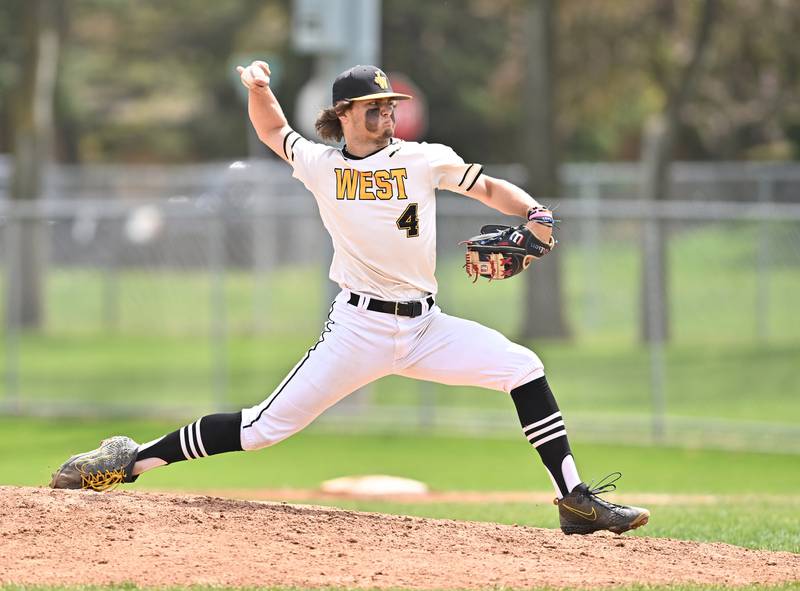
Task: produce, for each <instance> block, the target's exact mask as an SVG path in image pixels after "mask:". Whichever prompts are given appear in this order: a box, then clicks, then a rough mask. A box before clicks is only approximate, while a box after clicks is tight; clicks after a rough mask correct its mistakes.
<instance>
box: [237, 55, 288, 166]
mask: <svg viewBox="0 0 800 591" xmlns="http://www.w3.org/2000/svg"><path fill="white" fill-rule="evenodd" d="M236 71H237V72H239V75H240V76H241V80H242V84H244V86H245V88H247V90H248V91H249V94H248V100H247V110H248V113H249V115H250V121H251V122H252V123H253V127H254V128H255V130H256V133H257V134H258V139H260V140H261V141H262V142H264V143H265V144H266V145H267V146H268V147H269V149H270V150H272V151H273V152H275V153H276V154H277V155H278V156H280V157H281V158H282V159H283V160H287V161H288V158H287V153H286V151H285V150H284V146H283V144H284V141H285V139H286V137H287V135H288V134H289V133H291V131H292V128H291V127H289V122H288V121H287V120H286V116H285V115H284V114H283V109H281V105H280V103H279V102H278V99H277V98H275V95H274V94H273V93H272V89H271V88H270V86H269V77H270V69H269V65H267V63H266V62H262V61H258V60H256V61H254V62H253V63H251V64H250V65H249V66H247V67H243V66H238V67H237V68H236Z"/></svg>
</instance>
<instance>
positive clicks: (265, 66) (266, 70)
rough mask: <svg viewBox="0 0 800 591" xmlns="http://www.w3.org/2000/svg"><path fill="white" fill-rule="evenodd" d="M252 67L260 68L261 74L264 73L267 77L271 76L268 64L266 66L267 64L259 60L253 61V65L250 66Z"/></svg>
mask: <svg viewBox="0 0 800 591" xmlns="http://www.w3.org/2000/svg"><path fill="white" fill-rule="evenodd" d="M252 65H254V66H257V67H259V68H261V70H262V71H263V72H264V73H265V74H266V75H267V76H269V75H270V74H272V72H271V71H270V69H269V64H268V63H267V62H262V61H261V60H255V61H254V62H253V64H252Z"/></svg>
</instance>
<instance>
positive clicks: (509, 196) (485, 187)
mask: <svg viewBox="0 0 800 591" xmlns="http://www.w3.org/2000/svg"><path fill="white" fill-rule="evenodd" d="M456 192H457V193H460V194H461V195H466V196H467V197H471V198H472V199H477V200H478V201H480V202H481V203H483V204H484V205H488V206H489V207H491V208H492V209H496V210H497V211H499V212H500V213H504V214H506V215H518V216H520V217H522V218H526V219H527V217H528V216H527V214H528V210H529V209H531V208H532V207H542V205H541V204H540V203H539V202H538V201H536V199H534V198H533V197H532V196H531V195H529V194H528V193H527V192H526V191H524V190H522V189H521V188H520V187H518V186H516V185H514V184H513V183H509V182H508V181H504V180H503V179H498V178H494V177H491V176H489V175H487V174H481V175H480V176H479V177H478V178H477V180H476V181H475V183H474V184H473V185H472V186H471V187H470V188H469V190H466V189H465V188H458V189H456Z"/></svg>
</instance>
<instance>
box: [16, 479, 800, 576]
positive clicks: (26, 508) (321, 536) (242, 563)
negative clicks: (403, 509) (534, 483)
mask: <svg viewBox="0 0 800 591" xmlns="http://www.w3.org/2000/svg"><path fill="white" fill-rule="evenodd" d="M0 548H2V552H0V582H1V583H18V584H30V585H38V584H75V585H77V584H104V583H121V582H131V583H134V584H137V585H147V586H168V585H188V584H192V583H196V584H213V585H230V586H239V585H243V586H256V585H257V586H268V585H269V586H271V585H281V586H299V587H321V586H347V587H372V588H375V587H400V588H409V589H451V588H460V589H479V588H487V587H499V586H506V587H532V586H543V585H548V586H554V587H566V586H572V587H574V586H581V587H598V586H608V585H615V584H625V583H651V584H667V583H705V584H711V583H716V584H726V585H742V584H747V583H756V582H758V583H778V582H783V581H792V580H797V579H798V578H800V555H797V554H792V553H789V552H762V551H754V550H746V549H744V548H739V547H737V546H731V545H728V544H700V543H696V542H687V541H680V540H672V539H660V538H637V537H625V536H615V535H613V534H608V535H604V534H594V535H592V536H569V537H567V536H564V535H562V534H561V533H560V532H559V531H554V530H548V529H539V528H532V527H516V526H508V525H494V524H490V523H475V522H462V521H449V520H444V519H421V518H415V517H399V516H393V515H382V514H377V513H356V512H353V511H344V510H340V509H331V508H326V507H311V506H297V505H286V504H276V503H260V502H252V501H237V500H227V499H220V498H214V497H207V496H180V495H174V494H171V495H165V494H151V493H141V492H114V493H110V494H97V493H92V492H84V491H61V490H59V491H54V490H50V489H39V488H16V487H0Z"/></svg>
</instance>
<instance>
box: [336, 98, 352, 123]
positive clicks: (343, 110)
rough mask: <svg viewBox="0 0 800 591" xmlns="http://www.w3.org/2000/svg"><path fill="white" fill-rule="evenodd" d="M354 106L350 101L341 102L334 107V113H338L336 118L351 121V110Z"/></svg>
mask: <svg viewBox="0 0 800 591" xmlns="http://www.w3.org/2000/svg"><path fill="white" fill-rule="evenodd" d="M352 106H353V103H351V102H350V101H339V102H338V103H336V104H335V105H334V107H333V109H334V111H336V116H337V117H339V120H340V121H348V120H349V119H350V110H351V108H352Z"/></svg>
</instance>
